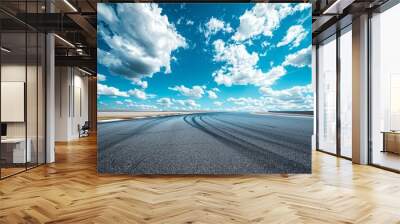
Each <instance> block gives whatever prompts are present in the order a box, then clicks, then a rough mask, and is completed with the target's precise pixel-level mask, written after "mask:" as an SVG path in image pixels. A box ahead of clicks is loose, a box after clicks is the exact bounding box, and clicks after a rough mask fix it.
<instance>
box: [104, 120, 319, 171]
mask: <svg viewBox="0 0 400 224" xmlns="http://www.w3.org/2000/svg"><path fill="white" fill-rule="evenodd" d="M312 129H313V120H312V117H307V116H295V115H287V116H286V115H282V114H279V115H274V114H271V115H257V114H251V113H201V114H190V115H177V116H164V117H155V118H144V119H138V120H128V121H116V122H110V123H102V124H99V126H98V163H97V164H98V165H97V166H98V171H99V172H100V173H117V174H254V173H310V172H311V135H312Z"/></svg>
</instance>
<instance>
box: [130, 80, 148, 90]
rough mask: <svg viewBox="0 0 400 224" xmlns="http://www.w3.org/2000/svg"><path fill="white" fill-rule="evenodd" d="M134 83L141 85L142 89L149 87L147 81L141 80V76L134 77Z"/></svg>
mask: <svg viewBox="0 0 400 224" xmlns="http://www.w3.org/2000/svg"><path fill="white" fill-rule="evenodd" d="M132 84H134V85H138V86H140V87H141V88H142V89H146V88H147V87H148V83H147V81H143V80H140V79H139V78H133V79H132Z"/></svg>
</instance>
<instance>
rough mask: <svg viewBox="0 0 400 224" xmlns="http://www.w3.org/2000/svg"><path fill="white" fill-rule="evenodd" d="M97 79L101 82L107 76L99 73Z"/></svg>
mask: <svg viewBox="0 0 400 224" xmlns="http://www.w3.org/2000/svg"><path fill="white" fill-rule="evenodd" d="M97 80H98V81H99V82H103V81H106V76H105V75H102V74H97Z"/></svg>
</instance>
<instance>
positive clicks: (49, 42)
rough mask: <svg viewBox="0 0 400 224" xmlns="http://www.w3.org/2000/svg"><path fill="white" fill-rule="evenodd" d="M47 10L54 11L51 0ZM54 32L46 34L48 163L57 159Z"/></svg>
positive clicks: (48, 2)
mask: <svg viewBox="0 0 400 224" xmlns="http://www.w3.org/2000/svg"><path fill="white" fill-rule="evenodd" d="M46 11H47V12H53V11H54V6H53V4H52V3H51V1H46ZM54 48H55V44H54V34H52V33H49V34H46V163H52V162H54V161H55V148H54V133H55V72H54V68H55V53H54Z"/></svg>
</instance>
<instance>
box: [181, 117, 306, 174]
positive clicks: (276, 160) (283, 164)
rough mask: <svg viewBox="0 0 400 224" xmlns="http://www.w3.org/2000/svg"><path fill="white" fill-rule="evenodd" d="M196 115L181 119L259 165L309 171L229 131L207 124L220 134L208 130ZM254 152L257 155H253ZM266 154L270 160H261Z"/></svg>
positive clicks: (282, 169) (299, 164)
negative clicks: (197, 119)
mask: <svg viewBox="0 0 400 224" xmlns="http://www.w3.org/2000/svg"><path fill="white" fill-rule="evenodd" d="M197 116H201V114H199V115H194V116H191V118H190V119H191V120H189V118H188V116H185V117H184V118H183V119H184V121H185V122H186V123H187V124H189V125H190V126H192V127H194V128H197V129H199V130H201V131H203V132H205V133H206V134H209V135H210V136H212V137H214V138H215V139H216V140H218V141H220V142H221V143H224V144H225V145H228V146H230V147H232V148H233V149H235V150H236V151H238V152H239V153H241V154H244V155H245V156H247V157H249V158H250V159H252V160H254V161H257V162H258V163H259V164H260V165H262V166H263V167H265V168H271V167H272V166H274V167H275V168H276V167H279V170H281V171H283V172H287V171H288V170H290V171H296V172H309V171H310V167H307V166H304V165H303V164H301V163H298V162H297V161H293V160H290V159H288V158H285V157H282V156H280V155H277V154H276V153H273V152H271V151H267V150H265V149H264V148H261V147H259V146H258V145H254V144H253V143H251V142H248V141H246V140H243V139H241V138H238V137H237V136H235V135H232V134H230V133H227V132H226V131H222V130H220V129H219V128H216V127H214V126H212V125H209V124H207V125H208V126H210V127H212V128H213V129H214V130H218V131H219V132H220V133H221V134H218V133H216V132H215V131H213V130H210V129H209V128H207V127H205V126H204V125H201V124H200V123H199V122H198V121H196V117H197ZM202 122H204V121H202ZM204 123H205V122H204ZM224 135H225V136H224ZM237 140H239V141H240V142H238V141H237ZM253 148H254V149H253ZM243 150H244V151H243ZM250 152H252V153H250ZM254 153H255V154H257V155H259V156H256V157H255V156H254ZM266 156H270V157H272V159H270V160H265V159H264V160H263V159H262V158H265V157H266ZM266 162H273V164H266Z"/></svg>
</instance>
